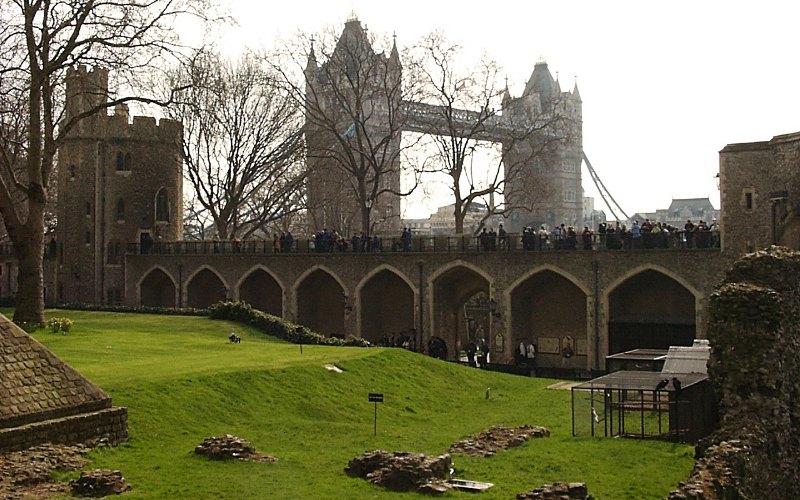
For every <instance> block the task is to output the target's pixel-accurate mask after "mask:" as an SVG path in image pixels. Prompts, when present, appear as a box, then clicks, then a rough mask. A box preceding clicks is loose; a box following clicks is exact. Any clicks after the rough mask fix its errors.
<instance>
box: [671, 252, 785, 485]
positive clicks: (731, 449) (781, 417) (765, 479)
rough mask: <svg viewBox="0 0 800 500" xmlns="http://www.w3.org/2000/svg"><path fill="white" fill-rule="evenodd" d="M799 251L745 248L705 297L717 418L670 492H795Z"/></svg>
mask: <svg viewBox="0 0 800 500" xmlns="http://www.w3.org/2000/svg"><path fill="white" fill-rule="evenodd" d="M798 278H800V253H797V252H792V251H789V250H787V249H785V248H781V247H771V248H769V249H768V250H766V251H761V252H757V253H754V254H750V255H747V256H745V257H743V258H742V259H741V260H739V261H738V262H737V263H736V264H735V265H734V266H733V268H732V269H731V270H730V271H729V272H728V274H727V277H726V279H725V281H724V282H723V284H722V285H720V286H719V287H718V288H717V290H716V292H715V293H714V294H712V296H711V301H710V322H709V327H708V338H709V341H710V343H711V346H712V350H711V359H710V360H709V364H708V368H709V377H710V378H711V380H712V382H713V384H714V387H715V390H716V393H717V397H718V398H719V411H720V424H719V427H718V429H717V431H715V432H714V434H712V435H711V436H709V437H708V438H706V440H705V441H704V442H703V443H701V446H699V447H698V450H704V451H703V452H702V453H701V455H702V456H701V458H700V460H698V462H697V464H696V466H695V470H694V471H693V473H692V476H691V477H690V479H689V480H688V481H687V482H686V483H685V484H682V486H681V489H680V490H678V491H676V492H673V493H672V495H671V496H670V498H671V499H681V498H697V499H699V498H704V499H705V498H800V439H799V438H798V431H800V405H798V404H797V401H798V397H800V360H799V359H798V352H800V289H798V287H797V283H798Z"/></svg>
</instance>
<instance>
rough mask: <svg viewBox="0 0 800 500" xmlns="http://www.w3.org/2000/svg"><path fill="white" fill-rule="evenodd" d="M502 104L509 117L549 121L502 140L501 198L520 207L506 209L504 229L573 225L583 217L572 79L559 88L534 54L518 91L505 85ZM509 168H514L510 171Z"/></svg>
mask: <svg viewBox="0 0 800 500" xmlns="http://www.w3.org/2000/svg"><path fill="white" fill-rule="evenodd" d="M502 110H503V118H504V119H506V120H508V121H510V122H511V123H521V124H524V123H532V122H534V121H536V122H539V123H547V122H549V123H551V124H552V125H551V126H549V128H547V129H545V131H543V133H533V134H531V135H530V136H529V137H525V138H523V139H521V140H519V141H516V142H512V143H506V144H504V145H503V149H504V155H505V161H504V162H505V168H506V178H509V179H512V180H513V181H510V182H509V183H507V184H506V189H505V193H504V195H505V198H506V202H507V204H508V205H509V206H515V207H525V208H515V209H514V210H513V211H512V212H511V215H510V220H509V223H508V228H507V229H508V230H510V231H514V232H517V231H521V230H522V229H523V228H524V227H525V226H532V227H534V228H536V227H538V226H540V225H542V224H547V225H548V226H553V225H560V224H562V223H563V224H566V225H567V226H576V227H577V226H578V224H581V222H582V221H583V188H582V186H581V159H582V156H581V152H582V150H583V111H582V102H581V97H580V93H579V92H578V85H577V83H576V84H575V87H574V88H573V90H572V91H571V92H570V91H566V92H562V91H561V85H560V84H559V82H558V80H557V79H554V78H553V75H552V74H551V73H550V70H549V69H548V67H547V63H546V62H545V61H543V60H540V61H539V62H537V63H536V65H535V66H534V68H533V73H532V74H531V77H530V79H528V83H527V84H526V85H525V92H524V94H523V95H522V96H521V97H518V98H513V97H512V96H511V94H510V93H509V92H508V89H506V91H505V93H504V95H503V103H502ZM554 133H555V135H556V136H555V137H554V135H553V134H554ZM510 169H519V172H516V173H513V174H511V173H510Z"/></svg>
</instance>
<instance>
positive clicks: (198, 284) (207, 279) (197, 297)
mask: <svg viewBox="0 0 800 500" xmlns="http://www.w3.org/2000/svg"><path fill="white" fill-rule="evenodd" d="M228 293H229V290H228V286H227V285H226V284H225V282H224V281H223V280H222V278H220V277H219V275H218V274H217V273H216V272H214V271H212V270H211V269H209V268H208V267H204V268H203V269H200V270H199V271H197V272H196V273H195V274H194V275H193V276H192V277H191V278H189V281H188V282H187V283H186V297H187V304H186V305H187V306H189V307H197V308H200V309H202V308H206V307H208V306H210V305H211V304H215V303H217V302H220V301H222V300H227V299H228V298H229V297H228Z"/></svg>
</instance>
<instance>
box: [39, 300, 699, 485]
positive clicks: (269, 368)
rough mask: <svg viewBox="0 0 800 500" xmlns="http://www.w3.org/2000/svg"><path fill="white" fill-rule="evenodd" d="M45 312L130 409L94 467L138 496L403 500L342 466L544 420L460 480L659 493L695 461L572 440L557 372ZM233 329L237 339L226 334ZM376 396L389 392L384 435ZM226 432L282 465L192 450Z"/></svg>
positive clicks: (472, 462)
mask: <svg viewBox="0 0 800 500" xmlns="http://www.w3.org/2000/svg"><path fill="white" fill-rule="evenodd" d="M49 313H50V314H49V316H67V317H70V318H71V319H73V320H74V321H75V325H74V327H73V329H72V331H71V332H70V333H69V334H68V335H64V336H62V335H54V334H52V333H50V332H48V331H46V330H40V331H38V332H36V333H35V334H34V337H35V338H37V339H38V340H39V341H41V342H43V343H44V344H46V345H47V346H48V347H50V348H51V349H52V350H53V351H54V352H56V353H57V354H58V355H59V356H61V357H62V358H63V359H65V360H66V361H67V362H69V363H70V364H71V365H72V366H74V367H75V368H77V369H78V370H79V371H81V372H82V373H83V374H84V375H86V376H87V377H88V378H89V379H91V380H92V381H94V382H95V383H97V384H98V385H100V386H101V387H103V389H105V390H106V391H107V392H108V393H109V394H110V395H111V396H112V397H113V398H114V403H115V405H119V406H127V407H128V411H129V431H130V441H129V442H128V443H127V444H124V445H122V446H119V447H117V448H114V449H105V450H100V451H96V452H93V453H92V456H91V457H92V459H93V463H92V464H91V465H90V467H91V468H95V467H101V468H109V469H119V470H121V471H122V472H123V474H124V475H125V477H126V478H127V479H128V481H129V482H130V483H131V484H132V486H133V489H132V490H131V491H130V492H129V493H126V494H125V497H126V498H129V499H133V498H193V499H194V498H215V499H216V498H235V499H245V498H248V499H249V498H321V499H332V498H342V499H344V498H348V499H349V498H355V499H360V498H389V497H396V496H397V495H399V494H397V493H391V492H387V491H384V490H382V489H381V488H379V487H376V486H373V485H370V484H368V483H367V482H366V481H363V480H361V479H354V478H350V477H347V476H346V475H345V474H344V473H343V472H342V469H343V468H344V467H345V465H346V464H347V461H348V460H349V459H351V458H353V457H355V456H357V455H359V454H360V453H362V452H363V451H365V450H373V449H384V450H389V451H394V450H403V451H413V452H420V453H427V454H439V453H443V452H445V451H446V450H447V448H448V447H449V445H450V444H451V443H453V442H455V441H457V440H459V439H462V438H464V437H466V436H468V435H470V434H473V433H476V432H478V431H480V430H483V429H486V428H488V427H489V426H491V425H494V424H509V425H521V424H535V425H542V426H545V427H547V428H549V429H550V430H551V432H552V435H551V437H549V438H546V439H538V440H531V441H528V442H527V443H526V444H524V445H522V446H520V447H518V448H515V449H511V450H509V451H506V452H501V453H499V454H497V455H496V456H494V457H491V458H470V457H466V456H462V455H454V457H453V461H454V463H455V466H456V470H457V472H456V476H457V477H461V478H466V479H473V480H478V481H489V482H493V483H495V484H496V486H494V487H493V488H491V489H490V490H488V491H487V492H485V493H483V494H481V498H483V499H490V498H498V499H500V498H502V499H507V498H513V497H514V495H515V494H516V493H517V492H520V491H528V490H530V489H532V488H534V487H536V486H539V485H541V484H543V483H549V482H554V481H583V482H586V483H587V484H588V487H589V492H590V493H591V494H592V495H594V496H595V498H597V499H625V498H629V499H649V498H653V499H656V498H663V497H664V496H666V494H667V493H668V492H669V491H670V489H672V488H674V487H675V486H676V485H677V483H678V481H680V480H682V479H684V478H686V477H687V476H688V474H689V472H690V470H691V467H692V464H693V460H692V448H691V447H689V446H685V445H675V444H670V443H664V442H655V441H638V440H628V439H606V438H573V437H571V420H570V393H569V391H563V390H549V389H546V386H547V385H549V384H551V383H552V381H551V380H547V379H536V378H525V377H516V376H511V375H503V374H499V373H490V372H483V371H481V370H476V369H470V368H466V367H462V366H458V365H455V364H452V363H445V362H441V361H437V360H433V359H431V358H428V357H425V356H421V355H418V354H414V353H411V352H406V351H403V350H400V349H380V348H371V349H363V348H339V347H318V346H303V353H302V354H301V353H300V347H299V346H297V345H292V344H288V343H284V342H281V341H277V340H275V339H272V338H268V337H265V336H264V335H262V334H260V333H258V332H255V331H251V330H249V329H247V328H244V327H241V326H239V325H233V324H230V323H225V322H219V321H211V320H208V319H206V318H198V317H178V316H150V315H133V314H114V313H98V312H92V313H88V312H75V311H49ZM232 330H235V331H236V332H237V334H240V335H241V336H242V338H243V340H242V343H241V344H229V343H227V339H226V336H227V334H228V333H229V332H230V331H232ZM327 363H334V364H336V366H338V367H340V368H341V369H343V370H344V373H334V372H331V371H328V370H326V369H324V368H323V365H325V364H327ZM486 387H491V388H492V391H491V397H490V399H488V400H487V399H486V398H485V389H486ZM369 392H381V393H383V394H384V395H385V398H386V400H385V403H383V404H379V406H378V434H377V436H373V411H374V407H373V404H372V403H369V402H368V401H367V394H368V393H369ZM225 433H231V434H236V435H238V436H240V437H242V438H244V439H247V440H249V441H250V442H252V443H253V444H254V445H255V447H256V449H258V450H259V451H260V452H262V453H265V454H269V455H274V456H277V457H278V458H279V461H278V462H276V463H221V462H212V461H208V460H205V459H202V458H199V457H196V456H195V455H194V454H193V453H192V450H193V449H194V447H195V446H196V445H197V444H199V443H200V442H201V441H202V440H203V439H204V438H206V437H210V436H215V435H221V434H225ZM406 496H407V497H416V496H417V495H415V494H406ZM446 498H474V497H473V496H471V495H470V494H468V493H460V492H450V493H448V494H447V495H446Z"/></svg>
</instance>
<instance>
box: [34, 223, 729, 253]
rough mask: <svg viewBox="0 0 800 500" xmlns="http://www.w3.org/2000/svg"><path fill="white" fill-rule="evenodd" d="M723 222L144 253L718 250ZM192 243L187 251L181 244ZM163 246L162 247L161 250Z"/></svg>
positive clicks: (360, 236)
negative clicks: (721, 223)
mask: <svg viewBox="0 0 800 500" xmlns="http://www.w3.org/2000/svg"><path fill="white" fill-rule="evenodd" d="M720 239H721V238H720V225H719V223H718V222H717V219H716V218H712V219H711V222H710V223H706V221H705V220H702V219H701V220H697V221H696V222H695V221H692V220H691V219H687V221H686V224H684V225H683V227H682V228H679V227H675V226H673V225H671V224H668V223H665V222H658V221H651V220H650V219H648V218H645V219H644V222H641V223H640V222H639V220H634V221H633V223H632V224H631V226H630V227H627V226H626V225H625V224H624V223H620V222H619V221H617V222H613V223H611V222H608V223H606V222H603V223H601V224H599V226H598V227H597V230H596V231H593V230H592V229H590V228H589V227H588V226H584V227H583V230H582V231H580V232H579V230H578V229H576V228H575V227H573V226H568V225H566V224H558V225H554V226H552V227H549V226H547V225H544V224H542V225H540V226H539V228H538V229H535V228H534V227H533V226H527V227H525V228H523V230H522V232H521V234H520V235H519V237H517V235H513V238H512V235H510V234H509V233H507V232H506V230H505V228H504V227H503V224H499V227H498V230H497V231H495V230H494V228H493V227H488V226H487V227H483V228H481V230H480V232H479V233H478V234H477V235H475V236H464V235H453V236H452V237H451V236H447V235H436V236H417V237H416V238H415V237H414V233H413V231H412V230H411V229H410V228H409V227H404V228H403V230H402V232H401V233H400V235H399V236H398V237H395V238H389V239H388V240H387V239H386V238H385V237H380V236H378V235H371V236H370V235H367V234H366V233H364V232H354V233H353V235H352V236H350V237H349V238H348V237H346V236H345V235H343V234H342V233H340V232H339V231H338V230H336V229H332V230H329V229H328V228H324V229H322V230H321V231H317V232H315V233H313V234H311V235H310V237H309V238H308V240H302V241H298V240H296V239H295V238H294V236H292V233H291V232H289V231H285V232H281V233H280V234H278V233H274V234H273V237H272V242H271V245H270V241H269V239H267V240H247V241H244V242H243V241H241V240H240V239H238V238H234V239H231V240H225V241H221V240H220V239H219V237H218V236H216V235H215V236H214V237H213V239H212V241H211V245H210V247H209V245H208V242H207V241H198V242H194V241H186V242H175V243H170V244H166V245H165V244H162V243H161V242H160V240H159V241H154V240H153V238H152V237H150V235H149V234H148V233H145V234H143V235H142V238H141V241H140V252H141V253H144V254H147V253H163V252H175V253H180V252H184V251H185V252H190V253H193V252H197V251H198V250H199V251H201V252H207V251H209V250H212V251H213V252H214V253H228V252H232V253H239V252H248V253H254V252H257V253H261V252H270V251H271V252H273V253H276V254H277V253H295V252H307V251H308V252H317V253H329V252H355V253H358V252H383V251H392V252H401V251H402V252H410V251H452V250H462V251H466V250H473V251H474V250H478V251H481V252H492V251H498V250H514V249H521V250H528V251H530V250H539V251H542V250H577V249H583V250H619V249H627V250H630V249H634V250H637V249H658V248H698V249H703V248H719V247H720V243H721V241H720ZM54 243H55V242H54V241H52V242H51V243H50V254H53V255H54V254H55V250H54V247H55V245H54ZM184 246H185V247H187V250H183V249H182V247H184ZM162 247H163V248H162Z"/></svg>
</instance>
